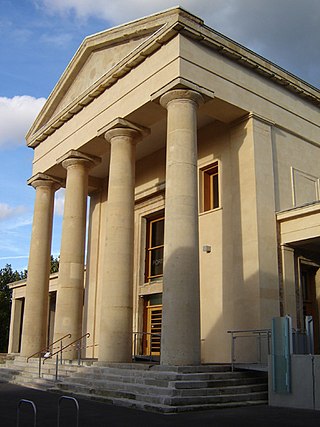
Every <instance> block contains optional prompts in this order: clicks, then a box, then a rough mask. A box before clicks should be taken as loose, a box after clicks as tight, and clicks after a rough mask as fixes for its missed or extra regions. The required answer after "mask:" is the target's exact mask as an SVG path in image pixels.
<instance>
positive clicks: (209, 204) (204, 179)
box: [200, 162, 219, 212]
mask: <svg viewBox="0 0 320 427" xmlns="http://www.w3.org/2000/svg"><path fill="white" fill-rule="evenodd" d="M200 173H201V177H200V178H201V180H200V182H201V212H207V211H210V210H211V209H216V208H218V207H219V171H218V162H215V163H212V164H211V165H209V166H206V167H204V168H202V169H200Z"/></svg>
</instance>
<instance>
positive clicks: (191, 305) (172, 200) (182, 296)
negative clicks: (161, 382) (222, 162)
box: [160, 89, 203, 365]
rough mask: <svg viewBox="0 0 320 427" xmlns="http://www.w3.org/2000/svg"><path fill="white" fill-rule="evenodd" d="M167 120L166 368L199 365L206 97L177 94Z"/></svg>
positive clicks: (168, 97)
mask: <svg viewBox="0 0 320 427" xmlns="http://www.w3.org/2000/svg"><path fill="white" fill-rule="evenodd" d="M160 102H161V105H162V106H163V107H165V108H167V110H168V116H167V165H166V196H165V197H166V198H165V234H164V271H163V297H162V303H163V308H162V310H163V313H162V336H161V364H164V365H198V364H200V294H199V230H198V184H197V182H198V180H197V174H198V172H197V109H198V106H199V104H200V103H202V102H203V98H202V96H201V95H200V94H199V93H197V92H194V91H191V90H183V89H181V90H179V89H178V90H172V91H170V92H168V93H166V94H165V95H163V96H162V97H161V100H160Z"/></svg>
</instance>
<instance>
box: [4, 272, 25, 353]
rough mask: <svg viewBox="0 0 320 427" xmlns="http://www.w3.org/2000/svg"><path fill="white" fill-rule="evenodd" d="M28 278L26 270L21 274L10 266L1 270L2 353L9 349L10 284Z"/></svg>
mask: <svg viewBox="0 0 320 427" xmlns="http://www.w3.org/2000/svg"><path fill="white" fill-rule="evenodd" d="M26 276H27V272H26V270H25V271H23V272H20V273H19V272H18V271H17V270H15V271H13V270H12V267H11V265H10V264H7V265H6V266H5V267H4V268H1V269H0V353H4V352H6V351H7V349H8V338H9V326H10V309H11V289H9V287H8V284H9V283H11V282H15V281H17V280H21V279H24V278H25V277H26Z"/></svg>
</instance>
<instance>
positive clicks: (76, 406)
mask: <svg viewBox="0 0 320 427" xmlns="http://www.w3.org/2000/svg"><path fill="white" fill-rule="evenodd" d="M63 400H70V401H71V402H73V403H74V404H75V408H76V426H77V427H78V426H79V403H78V401H77V399H76V398H74V397H71V396H61V397H60V398H59V402H58V417H57V427H59V426H60V414H61V410H60V407H61V402H62V401H63Z"/></svg>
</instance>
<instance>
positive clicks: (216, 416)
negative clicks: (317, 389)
mask: <svg viewBox="0 0 320 427" xmlns="http://www.w3.org/2000/svg"><path fill="white" fill-rule="evenodd" d="M60 396H61V395H58V394H54V393H49V392H43V391H39V390H34V389H30V388H25V387H21V386H17V385H14V384H8V383H0V426H1V427H13V426H16V419H17V405H18V402H19V401H20V399H27V400H32V401H33V402H34V403H35V405H36V407H37V427H56V426H57V413H58V401H59V397H60ZM78 402H79V407H80V411H79V414H80V417H79V419H80V421H79V427H92V426H93V427H115V426H116V427H135V426H139V427H144V426H152V427H158V426H166V427H188V426H193V427H194V426H201V427H205V426H210V427H227V426H228V427H229V426H232V427H241V426H243V427H244V426H245V427H278V426H279V427H280V426H281V427H286V426H290V427H291V426H292V427H305V426H308V427H315V426H317V427H318V426H319V425H320V412H317V411H310V410H302V409H285V408H271V407H268V406H265V405H263V406H253V407H243V408H232V409H217V410H210V411H202V412H192V413H182V414H173V415H162V414H157V413H151V412H143V411H138V410H135V409H129V408H123V407H117V406H112V405H108V404H106V403H99V402H94V401H89V400H84V399H78ZM30 415H31V407H29V406H28V405H24V404H23V405H22V406H21V412H20V421H21V422H20V426H21V427H26V426H33V423H32V417H31V416H30ZM65 426H68V427H73V426H76V422H75V409H74V406H73V405H72V402H71V401H68V400H65V401H62V402H61V416H60V427H65Z"/></svg>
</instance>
